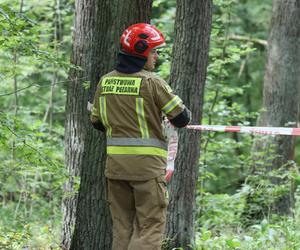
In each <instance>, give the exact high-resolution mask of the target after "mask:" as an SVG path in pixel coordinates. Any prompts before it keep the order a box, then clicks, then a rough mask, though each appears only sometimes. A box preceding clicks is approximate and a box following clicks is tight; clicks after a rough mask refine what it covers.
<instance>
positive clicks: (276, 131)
mask: <svg viewBox="0 0 300 250" xmlns="http://www.w3.org/2000/svg"><path fill="white" fill-rule="evenodd" d="M186 128H187V129H196V130H202V131H218V132H239V133H248V134H262V135H294V136H300V128H283V127H247V126H220V125H188V126H186Z"/></svg>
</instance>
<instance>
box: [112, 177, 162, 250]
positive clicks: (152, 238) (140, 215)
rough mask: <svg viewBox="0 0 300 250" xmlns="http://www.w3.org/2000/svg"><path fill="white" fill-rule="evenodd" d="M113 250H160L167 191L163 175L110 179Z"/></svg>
mask: <svg viewBox="0 0 300 250" xmlns="http://www.w3.org/2000/svg"><path fill="white" fill-rule="evenodd" d="M107 182H108V202H109V204H110V211H111V215H112V220H113V245H112V250H160V249H161V241H162V237H163V233H164V230H165V222H166V209H167V205H168V195H167V194H168V193H167V189H166V182H165V178H164V176H160V177H157V178H155V179H151V180H147V181H125V180H112V179H108V180H107Z"/></svg>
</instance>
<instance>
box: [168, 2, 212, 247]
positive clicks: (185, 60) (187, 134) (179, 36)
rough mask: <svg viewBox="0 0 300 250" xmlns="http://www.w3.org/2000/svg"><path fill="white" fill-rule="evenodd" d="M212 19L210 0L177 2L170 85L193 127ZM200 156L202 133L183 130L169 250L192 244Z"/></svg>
mask: <svg viewBox="0 0 300 250" xmlns="http://www.w3.org/2000/svg"><path fill="white" fill-rule="evenodd" d="M211 19H212V1H211V0H201V1H199V0H193V1H190V0H178V1H177V11H176V21H175V32H176V37H175V42H174V50H173V61H172V67H171V78H170V83H171V85H172V87H173V89H175V92H176V93H177V94H178V95H179V96H180V97H181V98H182V100H183V102H184V103H185V104H186V106H187V107H188V108H189V109H190V110H191V111H192V116H193V120H192V123H193V124H199V122H200V121H201V116H202V104H203V91H204V85H205V80H206V68H207V65H208V50H209V37H210V31H211ZM199 154H200V133H199V132H195V131H191V130H190V131H188V130H180V132H179V148H178V156H177V158H176V161H175V172H174V176H173V177H172V181H171V184H170V204H169V208H168V217H167V228H166V235H167V238H168V239H169V240H170V239H171V242H172V241H173V244H172V243H171V245H170V246H169V248H170V249H171V248H172V247H183V248H184V249H189V244H192V243H193V237H194V210H195V194H196V182H197V178H198V160H199Z"/></svg>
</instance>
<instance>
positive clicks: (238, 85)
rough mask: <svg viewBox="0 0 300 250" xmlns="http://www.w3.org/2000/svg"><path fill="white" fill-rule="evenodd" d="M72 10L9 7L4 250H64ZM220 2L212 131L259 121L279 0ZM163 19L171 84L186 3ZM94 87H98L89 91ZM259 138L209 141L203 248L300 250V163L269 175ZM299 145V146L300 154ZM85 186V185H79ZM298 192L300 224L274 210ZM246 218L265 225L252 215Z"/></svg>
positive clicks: (1, 48)
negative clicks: (179, 14)
mask: <svg viewBox="0 0 300 250" xmlns="http://www.w3.org/2000/svg"><path fill="white" fill-rule="evenodd" d="M60 2H61V6H60V8H57V5H56V4H57V3H56V1H38V0H28V1H24V6H23V9H22V12H20V10H19V9H20V6H19V5H20V2H19V1H16V0H3V1H1V3H0V34H1V35H0V80H1V81H0V107H1V108H0V148H1V151H0V161H1V165H0V217H1V220H0V249H59V239H60V236H59V234H60V233H59V232H60V227H61V225H60V223H61V211H60V205H61V198H62V196H63V192H62V186H63V184H64V182H65V180H66V178H67V176H66V173H65V170H64V166H63V162H64V159H63V157H64V156H63V146H64V142H63V137H64V106H65V96H66V85H67V83H68V80H66V78H67V72H68V70H69V69H70V68H71V67H72V65H70V63H69V57H70V51H71V34H72V32H71V27H72V21H73V16H74V6H73V5H74V3H73V2H74V1H60ZM213 2H214V16H213V27H212V33H211V42H210V52H209V67H208V75H207V83H206V88H205V100H204V112H203V119H202V123H203V124H218V125H243V126H251V125H255V123H256V119H257V115H258V113H259V109H260V107H261V102H262V96H261V93H262V84H263V75H264V64H265V57H266V48H265V46H264V45H262V43H258V42H257V39H262V40H267V37H268V29H269V24H270V13H271V0H266V1H260V0H251V1H250V0H214V1H213ZM152 13H153V16H152V17H153V18H152V23H153V24H155V25H157V26H158V27H159V28H160V29H161V30H162V31H163V33H164V34H165V36H166V40H167V47H166V48H164V49H162V51H161V52H162V53H161V54H160V57H159V58H160V61H159V62H158V70H157V71H158V73H159V74H160V75H161V76H162V77H164V78H165V79H166V80H168V78H169V72H170V64H171V55H172V45H173V43H174V35H175V34H174V20H175V14H176V1H175V0H171V1H166V0H155V1H154V3H153V12H152ZM237 35H238V36H241V37H242V38H243V39H242V40H239V39H236V36H237ZM89 87H90V83H89V82H88V81H86V82H84V83H83V88H85V89H88V88H89ZM50 103H52V105H50ZM254 139H255V138H254V137H253V136H252V135H244V134H229V133H228V134H222V133H215V132H203V133H202V141H201V158H200V161H199V166H200V170H199V182H198V189H197V200H196V202H197V206H196V207H197V211H195V212H196V214H195V215H196V218H195V219H196V239H195V242H194V243H195V244H194V246H195V249H203V250H207V249H222V250H223V249H245V250H251V249H253V250H254V249H255V250H256V249H268V250H269V249H276V250H277V249H284V250H290V249H299V248H300V246H299V238H300V233H299V232H300V228H299V225H300V191H299V188H298V185H299V183H300V177H299V176H300V175H299V170H298V165H299V156H297V157H298V158H296V161H295V162H289V163H288V164H287V165H284V166H282V168H280V169H278V170H276V171H269V172H265V171H263V170H264V168H267V167H270V164H271V162H272V160H274V158H276V154H275V153H274V151H272V149H270V151H268V152H266V151H262V152H260V153H258V155H257V156H256V160H255V161H254V160H253V159H254V158H253V155H251V153H252V145H253V142H254ZM299 145H300V144H299V138H298V139H297V145H296V151H297V150H298V149H299ZM262 159H264V160H262ZM268 164H269V165H268ZM251 166H256V171H253V169H251ZM287 169H288V171H287ZM272 179H273V180H274V179H276V180H280V185H278V184H274V183H273V182H271V181H270V180H272ZM75 186H76V189H78V187H79V180H78V179H76V180H75ZM290 187H293V188H294V189H297V188H298V189H297V192H296V193H295V194H296V201H297V202H296V207H295V208H294V211H293V212H294V217H283V216H278V215H277V216H275V215H274V214H273V212H272V206H273V205H272V204H273V203H274V202H276V201H277V199H278V197H280V196H282V195H283V194H286V192H287V191H288V190H289V188H290ZM249 199H251V202H250V203H249ZM245 210H246V211H247V210H248V212H249V214H250V215H251V214H252V215H255V216H253V218H254V219H255V220H254V219H253V218H251V217H247V216H246V218H248V219H249V221H248V222H249V223H248V222H247V220H245V219H242V217H243V215H245V214H244V212H245ZM245 225H249V226H248V227H245ZM169 240H170V241H171V239H169ZM167 245H168V240H166V242H165V246H166V247H167ZM177 249H181V248H177Z"/></svg>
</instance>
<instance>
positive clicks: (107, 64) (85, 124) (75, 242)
mask: <svg viewBox="0 0 300 250" xmlns="http://www.w3.org/2000/svg"><path fill="white" fill-rule="evenodd" d="M151 6H152V0H135V1H130V0H113V1H112V0H110V1H108V0H84V1H81V0H76V1H75V20H74V22H75V24H74V26H75V28H74V30H75V31H74V35H73V50H72V56H71V62H72V63H73V64H74V65H76V66H79V67H81V68H82V70H78V69H72V70H71V71H70V72H69V80H70V81H71V82H70V83H69V85H68V87H67V102H66V122H65V164H66V168H67V170H68V172H69V176H70V177H69V182H68V183H67V184H66V185H65V197H64V200H63V231H62V248H64V249H69V248H71V249H80V250H82V249H84V250H89V249H90V250H97V249H101V250H106V249H110V248H111V218H110V214H109V209H108V206H107V204H106V202H105V192H106V183H105V177H104V168H105V158H106V153H105V148H106V147H105V145H106V138H105V135H104V134H102V133H100V132H98V131H96V130H94V129H93V128H92V126H91V124H90V122H89V113H88V112H87V103H88V101H90V102H92V100H93V95H94V93H95V89H96V85H97V83H98V81H99V79H100V76H101V75H103V74H105V73H107V72H108V71H110V70H112V69H113V68H114V65H115V62H116V54H117V51H118V46H119V38H120V36H121V34H122V31H123V30H124V29H125V28H126V27H127V26H128V25H130V24H133V23H137V22H149V20H150V11H151ZM86 81H89V82H90V88H88V89H85V88H84V86H83V83H84V82H86ZM75 176H80V177H81V184H80V189H79V194H78V197H77V196H76V195H75V191H74V179H76V177H75ZM77 198H78V206H77V209H76V204H77ZM73 229H74V233H73ZM72 234H73V237H72ZM71 238H72V243H71ZM70 246H71V247H70Z"/></svg>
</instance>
